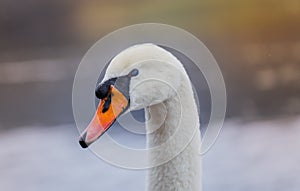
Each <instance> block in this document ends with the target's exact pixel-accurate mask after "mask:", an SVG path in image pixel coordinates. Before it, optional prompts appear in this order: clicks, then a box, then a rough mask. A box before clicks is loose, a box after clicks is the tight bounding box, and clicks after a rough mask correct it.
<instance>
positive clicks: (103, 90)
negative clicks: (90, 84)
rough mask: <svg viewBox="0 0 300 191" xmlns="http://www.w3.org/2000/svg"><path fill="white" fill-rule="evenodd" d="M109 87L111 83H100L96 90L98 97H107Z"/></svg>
mask: <svg viewBox="0 0 300 191" xmlns="http://www.w3.org/2000/svg"><path fill="white" fill-rule="evenodd" d="M109 88H110V85H109V84H107V83H103V84H99V85H98V86H97V87H96V90H95V94H96V97H97V98H99V99H103V98H106V97H107V95H108V93H109Z"/></svg>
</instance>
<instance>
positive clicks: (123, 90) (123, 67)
mask: <svg viewBox="0 0 300 191" xmlns="http://www.w3.org/2000/svg"><path fill="white" fill-rule="evenodd" d="M184 77H186V73H185V70H184V68H183V66H182V64H181V63H180V61H179V60H178V59H177V58H176V57H175V56H173V55H172V54H171V53H170V52H168V51H166V50H165V49H163V48H161V47H159V46H157V45H154V44H140V45H135V46H132V47H129V48H127V49H125V50H124V51H122V52H121V53H119V54H118V55H117V56H116V57H114V58H113V59H112V60H111V62H110V64H109V65H108V67H107V70H106V72H105V76H104V78H103V80H102V82H101V83H100V84H98V85H97V87H96V90H95V94H96V97H97V98H99V99H100V103H99V105H98V108H97V110H96V114H95V116H94V118H93V119H92V121H91V122H90V124H89V125H88V127H87V128H86V130H85V131H84V132H83V133H82V134H81V136H80V140H79V143H80V145H81V146H82V147H83V148H86V147H88V146H89V145H90V144H91V143H93V142H94V141H96V140H97V139H98V138H99V137H100V136H101V135H102V134H103V133H104V132H105V131H106V130H108V128H109V127H110V126H111V125H112V124H113V123H114V121H115V120H116V119H117V118H118V117H119V116H120V115H122V114H124V113H126V112H128V111H130V110H131V111H132V110H138V109H142V108H146V107H148V106H151V105H155V104H158V103H161V102H164V101H165V100H167V99H169V98H171V97H173V96H175V95H176V94H177V91H178V89H179V87H180V84H181V81H182V80H183V78H184Z"/></svg>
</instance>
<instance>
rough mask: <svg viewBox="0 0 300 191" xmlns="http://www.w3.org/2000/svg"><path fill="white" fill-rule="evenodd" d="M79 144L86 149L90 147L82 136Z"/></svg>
mask: <svg viewBox="0 0 300 191" xmlns="http://www.w3.org/2000/svg"><path fill="white" fill-rule="evenodd" d="M79 144H80V146H81V147H82V148H84V149H85V148H87V147H88V145H87V144H86V142H85V141H84V140H83V139H82V138H80V139H79Z"/></svg>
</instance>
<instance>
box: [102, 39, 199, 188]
mask: <svg viewBox="0 0 300 191" xmlns="http://www.w3.org/2000/svg"><path fill="white" fill-rule="evenodd" d="M133 68H136V69H138V70H139V74H138V76H136V77H133V78H132V79H131V83H130V110H136V109H141V108H145V113H146V121H147V122H146V130H147V145H148V147H149V148H154V147H158V146H160V149H156V150H155V149H149V157H148V158H149V165H152V164H157V163H161V161H164V162H165V161H166V160H167V159H169V158H171V160H169V161H167V162H165V163H163V164H161V165H159V166H156V167H153V168H150V169H149V173H148V176H147V190H148V191H171V190H172V191H175V190H177V191H200V190H201V158H200V155H199V153H200V141H201V140H200V130H199V117H198V116H199V115H198V111H197V106H196V103H195V99H194V95H193V90H192V86H191V82H190V80H189V77H188V75H187V73H186V71H185V69H184V67H183V66H182V64H181V62H180V61H179V60H178V59H177V58H176V57H175V56H173V55H172V54H171V53H170V52H168V51H166V50H165V49H163V48H160V47H158V46H156V45H154V44H140V45H135V46H132V47H130V48H128V49H126V50H124V51H122V52H121V53H120V54H118V55H117V56H116V57H115V58H114V59H113V60H112V61H111V63H110V65H109V66H108V68H107V71H106V75H105V77H104V80H106V79H109V78H111V77H115V76H120V75H125V74H127V73H129V71H131V70H132V69H133ZM175 155H176V156H175ZM174 156H175V157H174Z"/></svg>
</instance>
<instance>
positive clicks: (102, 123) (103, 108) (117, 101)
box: [79, 85, 129, 148]
mask: <svg viewBox="0 0 300 191" xmlns="http://www.w3.org/2000/svg"><path fill="white" fill-rule="evenodd" d="M128 106H129V100H128V98H126V97H125V96H124V95H123V94H122V93H121V92H120V91H119V90H118V89H117V88H115V87H114V86H113V85H111V86H110V90H109V94H108V96H107V97H106V98H104V99H101V100H100V103H99V105H98V108H97V110H96V113H95V115H94V117H93V119H92V121H91V122H90V124H89V125H88V127H87V128H86V129H85V130H84V132H83V133H82V134H81V136H80V139H79V144H80V145H81V146H82V148H87V147H88V146H89V145H90V144H92V143H93V142H94V141H96V140H97V139H98V138H99V137H100V136H101V135H103V133H105V131H107V130H108V129H109V128H110V127H111V126H112V124H113V123H114V122H115V120H116V119H117V117H119V116H120V115H121V114H122V113H123V112H124V111H126V109H127V108H128Z"/></svg>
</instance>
